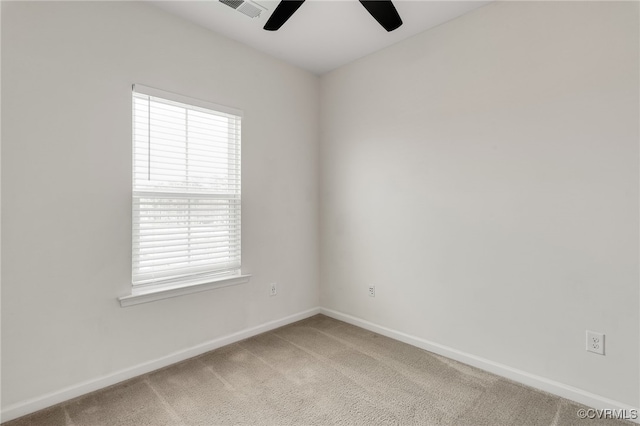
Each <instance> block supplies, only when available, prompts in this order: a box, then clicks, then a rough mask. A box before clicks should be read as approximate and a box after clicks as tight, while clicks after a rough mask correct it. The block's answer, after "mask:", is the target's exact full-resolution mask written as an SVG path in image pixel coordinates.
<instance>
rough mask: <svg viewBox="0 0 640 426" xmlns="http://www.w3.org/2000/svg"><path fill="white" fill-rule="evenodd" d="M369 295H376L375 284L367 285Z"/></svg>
mask: <svg viewBox="0 0 640 426" xmlns="http://www.w3.org/2000/svg"><path fill="white" fill-rule="evenodd" d="M369 297H376V286H375V285H370V286H369Z"/></svg>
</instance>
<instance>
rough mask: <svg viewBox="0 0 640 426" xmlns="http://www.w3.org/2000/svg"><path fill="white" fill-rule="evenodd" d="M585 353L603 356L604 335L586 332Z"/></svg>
mask: <svg viewBox="0 0 640 426" xmlns="http://www.w3.org/2000/svg"><path fill="white" fill-rule="evenodd" d="M587 351H589V352H593V353H595V354H599V355H604V334H602V333H598V332H596V331H591V330H587Z"/></svg>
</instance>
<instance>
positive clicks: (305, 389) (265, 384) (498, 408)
mask: <svg viewBox="0 0 640 426" xmlns="http://www.w3.org/2000/svg"><path fill="white" fill-rule="evenodd" d="M580 408H582V407H581V406H579V405H577V404H574V403H572V402H569V401H567V400H564V399H561V398H558V397H555V396H552V395H549V394H546V393H543V392H540V391H536V390H534V389H531V388H528V387H525V386H522V385H519V384H516V383H513V382H511V381H508V380H505V379H502V378H500V377H498V376H495V375H493V374H489V373H486V372H483V371H481V370H478V369H476V368H473V367H469V366H467V365H464V364H461V363H458V362H456V361H452V360H449V359H447V358H444V357H441V356H438V355H434V354H432V353H430V352H426V351H423V350H421V349H418V348H415V347H413V346H409V345H406V344H404V343H400V342H397V341H395V340H392V339H389V338H386V337H383V336H380V335H377V334H374V333H371V332H369V331H366V330H363V329H361V328H358V327H354V326H352V325H349V324H345V323H343V322H340V321H337V320H334V319H331V318H328V317H326V316H323V315H317V316H314V317H312V318H309V319H306V320H303V321H300V322H297V323H295V324H291V325H288V326H286V327H282V328H279V329H277V330H274V331H271V332H268V333H265V334H262V335H259V336H256V337H253V338H251V339H248V340H245V341H242V342H239V343H235V344H232V345H230V346H226V347H224V348H221V349H218V350H215V351H212V352H208V353H206V354H204V355H201V356H199V357H196V358H192V359H189V360H187V361H184V362H181V363H179V364H175V365H172V366H170V367H167V368H164V369H162V370H158V371H155V372H153V373H149V374H146V375H144V376H141V377H138V378H135V379H132V380H129V381H126V382H123V383H120V384H118V385H115V386H112V387H110V388H106V389H103V390H100V391H98V392H94V393H92V394H89V395H85V396H83V397H80V398H77V399H74V400H72V401H68V402H66V403H63V404H60V405H57V406H55V407H52V408H49V409H46V410H43V411H40V412H37V413H34V414H31V415H29V416H26V417H22V418H20V419H16V420H14V421H12V422H8V423H5V424H4V425H6V426H24V425H46V426H57V425H69V426H84V425H87V426H101V425H131V426H138V425H150V426H161V425H203V426H204V425H211V426H213V425H232V424H245V425H333V424H342V425H377V424H402V425H473V426H482V425H508V426H514V425H624V424H629V425H630V424H631V423H630V422H622V421H614V420H581V419H579V418H578V416H577V414H576V413H577V411H578V410H579V409H580Z"/></svg>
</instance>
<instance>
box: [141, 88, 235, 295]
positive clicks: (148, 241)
mask: <svg viewBox="0 0 640 426" xmlns="http://www.w3.org/2000/svg"><path fill="white" fill-rule="evenodd" d="M240 126H241V113H240V112H239V111H235V110H232V109H229V108H225V107H221V106H218V105H214V104H209V103H207V102H204V101H200V100H196V99H190V98H186V97H183V96H180V95H175V94H172V93H166V92H162V91H159V90H157V89H152V88H149V87H144V86H140V85H135V86H134V88H133V229H132V235H133V259H132V283H133V289H134V291H133V293H134V294H135V293H136V290H138V291H142V292H144V291H147V290H149V289H151V290H157V289H163V288H176V287H181V286H187V285H195V284H203V283H207V282H211V281H216V280H219V279H222V278H225V277H234V276H239V274H240V260H241V250H240V205H241V191H240Z"/></svg>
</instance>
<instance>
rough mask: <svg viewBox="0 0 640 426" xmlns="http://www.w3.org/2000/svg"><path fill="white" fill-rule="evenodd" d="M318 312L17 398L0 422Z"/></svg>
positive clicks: (276, 321) (285, 318)
mask: <svg viewBox="0 0 640 426" xmlns="http://www.w3.org/2000/svg"><path fill="white" fill-rule="evenodd" d="M318 313H320V308H313V309H309V310H306V311H303V312H298V313H297V314H293V315H289V316H287V317H284V318H280V319H277V320H274V321H269V322H268V323H266V324H261V325H259V326H256V327H251V328H247V329H244V330H241V331H238V332H236V333H232V334H229V335H226V336H223V337H219V338H217V339H214V340H211V341H209V342H205V343H202V344H200V345H197V346H193V347H191V348H187V349H183V350H181V351H178V352H174V353H171V354H169V355H166V356H163V357H161V358H157V359H154V360H151V361H148V362H144V363H142V364H138V365H135V366H133V367H130V368H126V369H124V370H120V371H116V372H115V373H111V374H108V375H106V376H102V377H98V378H96V379H92V380H88V381H86V382H82V383H78V384H76V385H73V386H69V387H67V388H64V389H61V390H59V391H55V392H51V393H48V394H45V395H42V396H39V397H37V398H33V399H29V400H27V401H21V402H19V403H16V404H13V405H10V406H8V407H6V408H5V409H3V410H2V412H1V413H0V422H6V421H9V420H13V419H16V418H18V417H21V416H24V415H27V414H30V413H33V412H35V411H38V410H42V409H43V408H47V407H51V406H52V405H55V404H59V403H61V402H64V401H68V400H70V399H73V398H77V397H79V396H82V395H84V394H87V393H89V392H93V391H96V390H99V389H102V388H104V387H107V386H111V385H114V384H116V383H119V382H122V381H123V380H127V379H132V378H134V377H137V376H140V375H142V374H146V373H149V372H151V371H154V370H157V369H159V368H162V367H166V366H168V365H171V364H175V363H176V362H180V361H184V360H185V359H189V358H192V357H194V356H198V355H201V354H203V353H205V352H208V351H212V350H214V349H218V348H220V347H222V346H226V345H229V344H231V343H235V342H239V341H240V340H244V339H247V338H249V337H252V336H256V335H258V334H260V333H264V332H266V331H270V330H273V329H275V328H278V327H282V326H284V325H287V324H291V323H293V322H296V321H300V320H302V319H305V318H308V317H310V316H313V315H316V314H318Z"/></svg>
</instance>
